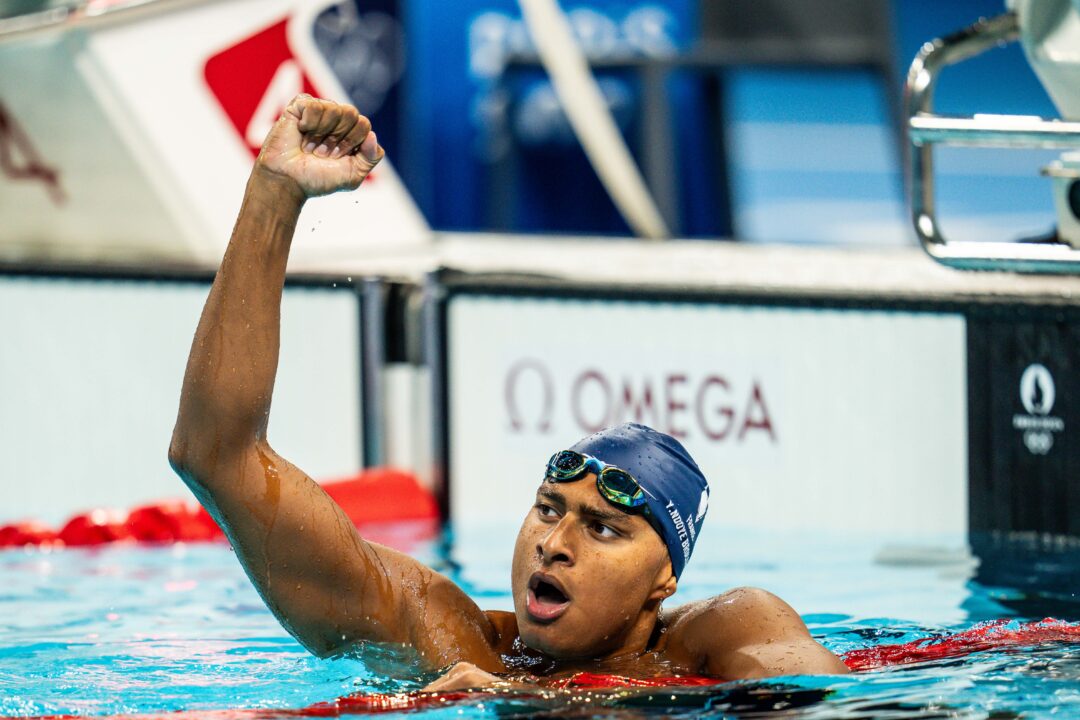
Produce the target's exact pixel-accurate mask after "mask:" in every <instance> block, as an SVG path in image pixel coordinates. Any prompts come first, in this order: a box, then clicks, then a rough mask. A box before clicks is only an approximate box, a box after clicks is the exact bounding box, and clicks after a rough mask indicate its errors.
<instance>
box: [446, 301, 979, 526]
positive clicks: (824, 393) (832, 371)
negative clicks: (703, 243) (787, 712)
mask: <svg viewBox="0 0 1080 720" xmlns="http://www.w3.org/2000/svg"><path fill="white" fill-rule="evenodd" d="M448 303H449V306H448V309H447V315H446V318H447V319H446V322H447V331H446V332H447V335H446V347H447V350H446V357H447V363H448V368H447V373H446V382H447V388H448V390H447V402H448V409H447V414H448V422H449V438H448V439H449V451H448V452H449V473H450V502H451V508H450V509H451V517H452V518H453V520H454V523H455V529H456V530H457V529H464V530H465V531H466V532H471V531H470V530H468V529H469V528H473V527H479V526H484V527H485V528H488V529H486V530H485V532H488V531H490V532H495V533H496V535H495V536H491V537H490V538H489V540H490V542H492V543H495V544H500V545H502V546H503V547H511V546H512V542H513V532H514V531H516V527H517V523H518V522H519V521H520V518H521V517H523V516H524V514H525V512H526V511H527V510H528V508H529V507H530V506H531V503H532V501H533V494H534V492H535V489H536V487H537V485H538V483H539V481H540V479H541V477H542V473H543V467H544V463H545V462H546V460H547V459H548V457H549V456H550V455H551V453H552V452H554V451H555V450H559V449H562V448H565V447H568V446H569V445H570V444H572V443H573V442H574V441H576V440H577V439H578V438H580V437H582V436H584V435H586V434H588V433H591V432H593V431H595V430H597V429H599V428H601V427H604V426H607V425H612V424H616V423H620V422H624V421H639V422H643V423H645V424H647V425H650V426H653V427H655V428H657V429H659V430H663V431H665V432H668V433H670V434H672V435H675V436H676V437H678V438H680V439H681V440H682V442H683V443H684V444H685V445H686V446H687V448H688V449H689V450H690V452H691V454H692V455H693V456H694V457H695V458H696V459H697V461H698V462H699V464H700V465H701V467H702V469H703V470H704V472H705V474H706V476H707V477H708V478H709V480H710V483H711V486H712V498H713V502H712V505H711V507H710V510H711V512H710V519H709V522H708V523H707V526H706V527H708V525H710V524H712V525H723V526H725V527H729V528H731V527H734V528H738V527H746V528H756V529H765V530H768V529H770V528H772V529H777V530H780V529H783V530H787V531H790V530H810V531H813V530H839V529H842V530H846V531H852V532H863V533H870V534H881V535H883V536H885V535H888V536H890V537H899V536H918V537H922V538H927V537H929V536H930V535H934V536H944V537H949V538H960V540H961V541H962V535H963V533H965V532H966V530H967V477H968V474H967V413H966V397H967V395H966V393H967V382H966V363H965V342H966V340H965V338H966V335H965V321H964V319H963V318H962V317H961V316H960V315H948V314H929V313H905V312H891V311H870V310H849V309H843V310H830V309H809V308H806V309H794V308H782V307H751V306H724V305H715V304H694V303H684V302H672V303H659V302H636V301H635V302H630V301H627V302H616V301H599V300H589V301H586V300H574V299H536V298H515V297H493V296H473V295H467V294H461V295H453V294H452V295H451V297H450V300H448ZM705 532H706V533H707V532H708V530H707V529H706V531H705ZM504 535H505V536H504Z"/></svg>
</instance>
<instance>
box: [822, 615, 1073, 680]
mask: <svg viewBox="0 0 1080 720" xmlns="http://www.w3.org/2000/svg"><path fill="white" fill-rule="evenodd" d="M1043 643H1080V624H1075V623H1067V622H1064V621H1062V620H1055V619H1053V618H1046V619H1045V620H1040V621H1038V622H1030V623H1020V622H1017V621H1015V620H992V621H990V622H986V623H980V624H978V625H976V626H974V627H972V628H969V629H967V630H964V631H963V632H958V633H954V634H952V635H945V636H943V637H937V638H929V639H924V640H915V641H913V642H909V643H903V644H899V645H876V646H874V647H868V648H862V649H861V650H852V651H850V652H848V653H845V654H844V657H843V660H844V664H845V665H847V666H848V667H849V668H851V669H852V670H874V669H876V668H883V667H893V666H895V665H908V664H911V663H917V662H926V661H928V660H940V659H943V658H951V657H962V656H964V655H970V654H971V653H974V652H983V651H986V650H1002V649H1006V648H1016V647H1024V646H1031V645H1041V644H1043Z"/></svg>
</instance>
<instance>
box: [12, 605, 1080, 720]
mask: <svg viewBox="0 0 1080 720" xmlns="http://www.w3.org/2000/svg"><path fill="white" fill-rule="evenodd" d="M1044 643H1080V624H1076V623H1067V622H1064V621H1061V620H1054V619H1052V618H1047V619H1045V620H1040V621H1038V622H1030V623H1020V622H1017V621H1010V620H994V621H991V622H988V623H981V624H979V625H976V626H975V627H972V628H969V629H968V630H964V631H963V632H958V633H954V634H952V635H946V636H943V637H938V638H930V639H924V640H917V641H915V642H909V643H902V644H898V645H878V646H875V647H868V648H862V649H860V650H852V651H850V652H848V653H845V654H844V656H843V660H844V662H845V663H846V664H847V666H848V667H849V668H851V669H852V670H854V671H863V670H872V669H878V668H884V667H892V666H896V665H908V664H911V663H916V662H925V661H927V660H938V659H942V658H950V657H961V656H963V655H968V654H970V653H973V652H981V651H987V650H1003V649H1008V648H1020V647H1032V646H1036V645H1042V644H1044ZM721 683H722V681H721V680H718V679H716V678H708V677H701V676H694V675H683V676H674V677H658V678H648V679H638V678H628V677H622V676H619V675H603V674H599V673H577V674H576V675H573V676H571V677H569V678H565V679H562V680H558V681H555V682H553V683H551V684H550V685H549V686H548V687H549V688H551V689H555V690H607V689H615V688H665V687H703V686H707V685H719V684H721ZM531 697H538V696H536V695H530V694H515V695H514V698H515V699H526V700H527V699H529V698H531ZM485 699H486V700H496V699H498V697H497V696H495V695H492V694H491V693H489V692H483V691H476V690H473V691H455V692H407V693H391V694H382V693H358V694H356V695H347V696H345V697H341V698H338V699H337V700H332V701H330V702H321V703H316V704H314V705H309V706H308V707H304V708H283V709H272V708H252V709H245V710H211V711H205V710H191V711H187V710H178V711H172V712H161V713H146V714H131V715H109V716H97V717H95V718H93V720H154V719H155V718H160V719H161V720H201V719H203V718H205V719H207V720H270V719H271V718H278V717H341V716H342V715H374V714H378V713H386V712H403V711H408V710H425V709H430V708H434V707H444V706H448V705H453V704H455V703H460V702H465V701H469V700H485ZM76 718H78V720H88V718H86V717H85V716H75V715H38V716H36V717H20V718H19V719H18V720H76ZM0 720H16V718H14V717H11V718H0Z"/></svg>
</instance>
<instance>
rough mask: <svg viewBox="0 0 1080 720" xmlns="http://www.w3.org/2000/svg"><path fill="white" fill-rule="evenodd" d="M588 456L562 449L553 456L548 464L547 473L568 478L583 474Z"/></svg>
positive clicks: (555, 476) (560, 477) (554, 476)
mask: <svg viewBox="0 0 1080 720" xmlns="http://www.w3.org/2000/svg"><path fill="white" fill-rule="evenodd" d="M585 463H586V458H585V456H584V455H582V454H581V453H576V452H574V451H573V450H562V451H560V452H557V453H555V454H554V455H552V456H551V459H550V460H548V464H547V474H548V475H549V476H551V477H553V478H556V479H567V478H572V477H575V476H577V475H579V474H581V471H582V470H583V469H584V468H585Z"/></svg>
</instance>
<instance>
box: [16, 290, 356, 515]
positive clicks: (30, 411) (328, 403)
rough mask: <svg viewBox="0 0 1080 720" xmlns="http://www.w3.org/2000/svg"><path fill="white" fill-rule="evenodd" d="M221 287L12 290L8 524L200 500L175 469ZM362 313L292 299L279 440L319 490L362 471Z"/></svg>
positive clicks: (300, 295)
mask: <svg viewBox="0 0 1080 720" xmlns="http://www.w3.org/2000/svg"><path fill="white" fill-rule="evenodd" d="M208 291H209V286H208V285H206V284H202V283H184V284H176V283H156V282H142V281H140V282H104V281H92V282H90V281H78V280H40V279H18V278H15V279H13V278H0V338H3V345H2V346H0V398H2V399H3V400H2V402H0V456H2V457H3V464H4V473H3V477H2V478H0V524H2V523H3V522H5V521H13V520H17V519H20V518H39V519H44V520H47V521H50V522H58V521H60V520H62V519H63V518H64V517H66V516H67V515H69V514H71V513H74V512H81V511H84V510H88V509H91V508H95V507H118V508H123V507H129V506H131V505H133V504H135V503H139V502H145V501H153V500H159V499H163V498H174V497H190V496H189V495H188V493H187V490H186V488H185V487H184V485H183V483H182V482H181V481H180V479H179V478H178V477H177V476H176V475H175V474H174V473H173V472H172V470H171V469H170V467H169V464H168V460H167V451H168V447H169V440H170V437H171V435H172V427H173V424H174V423H175V421H176V411H177V407H178V405H179V398H180V385H181V381H182V380H183V375H184V367H185V365H186V363H187V355H188V351H189V350H190V348H191V340H192V336H193V335H194V332H195V326H196V324H197V322H198V318H199V314H200V312H201V308H202V305H203V303H204V302H205V300H206V296H207V293H208ZM359 323H360V320H359V304H358V299H357V295H356V294H355V293H354V292H351V291H350V290H346V289H342V290H332V289H315V288H296V287H290V288H287V289H286V291H285V297H284V300H283V305H282V332H281V346H282V348H281V362H280V368H279V372H278V380H277V384H276V386H275V390H274V401H273V413H272V415H271V420H270V440H271V442H272V443H273V444H274V447H275V449H277V450H278V451H279V452H280V453H282V455H284V456H285V457H287V458H289V459H290V460H291V461H293V462H295V463H296V464H297V465H298V466H299V467H302V468H303V469H304V470H306V471H307V472H308V473H310V474H312V475H313V476H314V477H317V478H329V477H340V476H343V475H348V474H352V473H355V472H356V471H357V470H359V469H360V468H361V439H362V438H361V433H362V431H363V428H362V427H361V409H360V402H361V388H360V369H359V363H360V357H359V352H360V345H359V343H360V340H359Z"/></svg>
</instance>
